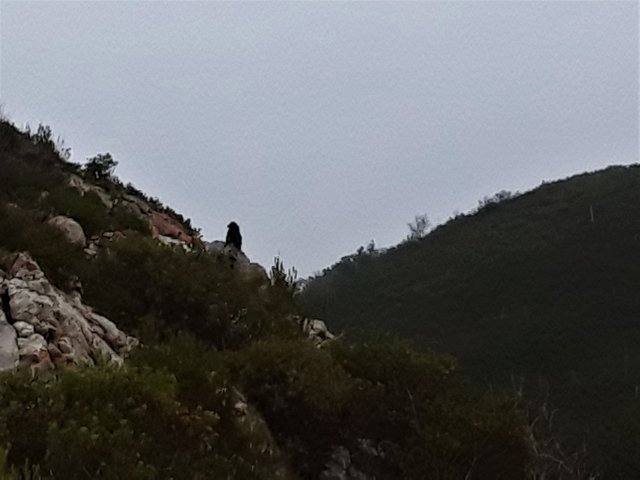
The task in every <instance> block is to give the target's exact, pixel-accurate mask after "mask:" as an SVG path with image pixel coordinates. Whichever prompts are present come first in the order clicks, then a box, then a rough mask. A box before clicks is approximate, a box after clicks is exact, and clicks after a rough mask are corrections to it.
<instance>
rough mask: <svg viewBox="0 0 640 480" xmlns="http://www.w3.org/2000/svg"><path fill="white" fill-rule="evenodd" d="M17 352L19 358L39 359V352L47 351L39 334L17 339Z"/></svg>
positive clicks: (44, 341) (45, 344)
mask: <svg viewBox="0 0 640 480" xmlns="http://www.w3.org/2000/svg"><path fill="white" fill-rule="evenodd" d="M18 350H19V351H20V358H22V357H31V356H34V357H36V358H37V357H39V355H40V352H42V351H44V350H47V341H46V340H45V339H44V337H43V336H42V335H40V334H39V333H34V334H32V335H29V337H27V338H18Z"/></svg>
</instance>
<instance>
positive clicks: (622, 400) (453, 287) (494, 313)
mask: <svg viewBox="0 0 640 480" xmlns="http://www.w3.org/2000/svg"><path fill="white" fill-rule="evenodd" d="M485 203H486V204H485V205H484V206H482V207H481V208H479V209H478V210H477V211H476V212H474V213H472V214H469V215H460V216H457V217H456V218H453V219H451V220H450V221H449V222H447V223H446V224H445V225H443V226H440V227H438V228H437V229H435V230H434V231H432V232H430V233H429V234H428V235H426V236H425V237H424V238H421V239H417V240H413V241H407V242H404V243H402V244H400V245H398V246H397V247H395V248H392V249H390V250H388V251H385V252H371V253H370V254H366V253H364V252H362V253H361V254H360V255H352V256H348V257H345V258H344V259H343V260H342V261H341V262H339V263H337V264H336V265H334V266H333V267H332V268H330V269H327V270H325V272H323V274H322V275H320V276H318V277H316V278H314V279H312V280H311V281H309V282H308V283H307V285H306V288H305V289H304V292H303V294H302V296H301V300H302V303H303V304H304V306H305V308H306V311H307V312H308V313H310V314H312V315H317V316H321V317H322V318H324V319H325V320H326V321H327V323H328V324H329V326H330V328H332V329H334V330H338V331H340V330H344V331H346V332H347V333H348V334H350V335H351V336H352V337H357V336H358V335H362V334H363V333H365V332H370V331H371V330H377V331H383V332H393V333H395V334H399V335H401V336H404V337H407V338H411V339H412V340H413V341H414V343H415V344H416V345H421V346H425V347H431V348H433V349H435V350H438V351H446V352H451V353H453V354H454V355H456V356H458V357H459V358H460V359H461V361H462V363H463V365H465V368H466V370H467V371H468V372H469V373H471V374H472V375H473V377H474V378H475V379H477V380H479V381H480V382H483V383H485V384H487V383H489V384H493V385H501V386H503V387H508V388H513V387H514V386H515V387H516V388H518V387H519V386H520V385H523V387H524V388H525V392H526V393H527V395H528V396H529V398H531V399H535V400H536V401H543V400H544V399H545V398H546V397H547V395H548V398H549V400H550V401H551V404H552V406H553V407H555V408H558V409H559V414H558V416H557V418H558V421H559V423H558V425H560V426H561V427H562V429H563V430H565V433H569V432H570V433H571V436H572V438H573V439H574V442H575V444H576V446H577V445H579V444H580V443H581V442H582V441H586V442H587V445H588V449H589V453H590V455H589V456H590V457H591V460H592V461H593V462H594V463H595V464H597V465H598V466H599V467H601V468H605V469H606V472H607V473H606V477H605V478H635V477H636V476H637V475H636V473H638V472H640V461H639V460H638V459H640V443H639V441H638V438H640V404H639V403H638V401H639V398H640V397H638V385H640V348H638V345H639V344H640V295H639V294H638V292H639V291H640V167H639V166H637V165H634V166H629V167H610V168H607V169H606V170H603V171H599V172H594V173H587V174H583V175H578V176H575V177H571V178H569V179H566V180H562V181H558V182H553V183H546V184H543V185H541V186H540V187H538V188H536V189H535V190H533V191H530V192H528V193H525V194H523V195H517V196H515V197H513V198H510V197H509V196H508V195H502V197H496V198H494V199H490V200H489V201H488V202H485Z"/></svg>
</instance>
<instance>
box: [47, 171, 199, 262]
mask: <svg viewBox="0 0 640 480" xmlns="http://www.w3.org/2000/svg"><path fill="white" fill-rule="evenodd" d="M69 186H71V187H73V188H75V189H77V190H78V191H79V192H80V193H81V194H83V195H84V194H86V193H88V192H91V193H94V194H96V195H97V196H98V197H99V198H100V200H101V201H102V203H103V204H104V205H105V207H106V208H107V209H108V210H111V209H112V208H115V207H118V208H122V209H124V210H126V211H127V212H129V213H131V214H132V215H133V216H135V217H136V218H138V219H139V220H140V221H142V222H144V223H146V224H148V225H149V228H150V230H151V236H152V237H153V238H156V239H157V240H158V241H160V242H161V243H163V244H165V245H179V246H181V247H182V248H184V249H185V250H187V251H190V250H191V249H192V248H194V246H195V245H196V243H198V242H199V239H197V238H195V237H194V236H193V233H192V232H190V231H189V230H188V229H187V228H186V227H185V226H184V225H183V224H182V223H181V222H179V221H178V220H177V219H175V218H173V217H172V216H171V215H169V214H168V213H165V212H159V211H157V210H155V209H154V208H153V207H152V206H151V205H149V203H147V202H146V201H145V200H143V199H142V198H139V197H137V196H135V195H130V194H127V193H123V194H119V195H118V196H117V198H116V197H112V196H111V195H110V194H109V193H108V192H107V191H106V190H105V189H104V188H102V187H99V186H97V185H92V184H90V183H87V182H85V181H84V180H83V179H82V178H81V177H79V176H78V175H71V176H70V177H69ZM63 218H67V217H63ZM68 220H72V219H68ZM58 222H60V220H58ZM72 222H75V221H74V220H72ZM75 223H77V222H75ZM78 226H79V225H78ZM80 228H82V227H80ZM61 229H62V228H61ZM65 230H69V228H68V227H65ZM71 230H75V231H77V228H76V227H75V226H74V227H72V229H71ZM63 231H64V230H63ZM65 233H66V232H65ZM83 234H84V233H83ZM75 239H77V240H75ZM75 239H74V240H75V241H73V243H79V234H78V235H76V237H75ZM70 240H71V239H70ZM84 243H86V239H85V242H84ZM87 248H89V249H91V245H88V246H87ZM88 254H89V255H90V253H88Z"/></svg>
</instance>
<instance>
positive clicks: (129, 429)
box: [0, 367, 275, 479]
mask: <svg viewBox="0 0 640 480" xmlns="http://www.w3.org/2000/svg"><path fill="white" fill-rule="evenodd" d="M177 383H178V382H177V381H176V378H175V376H174V375H170V374H168V373H166V372H160V371H154V370H151V369H133V368H118V369H113V368H107V367H103V368H99V369H97V368H75V369H67V370H65V371H62V372H60V373H59V374H58V376H57V378H56V379H55V380H52V381H49V382H45V381H41V380H38V379H33V378H30V377H29V376H27V375H24V374H9V375H6V374H5V376H4V377H3V378H2V382H0V443H2V444H6V445H9V448H10V449H9V455H8V459H9V462H10V464H12V465H16V466H22V465H25V464H31V465H34V464H37V465H39V468H40V471H41V472H43V474H45V473H46V476H47V477H48V478H60V479H73V478H87V477H90V478H113V479H116V478H127V479H129V478H131V479H134V478H140V479H143V478H148V479H156V478H189V479H192V478H202V479H205V478H247V479H249V478H256V479H260V478H269V475H270V474H269V472H270V471H271V469H272V468H274V465H275V463H274V460H273V458H272V455H270V454H269V453H268V452H261V451H258V450H255V449H254V451H251V452H250V454H251V455H250V456H248V457H244V456H243V455H242V452H241V451H238V450H236V449H234V448H229V446H230V445H234V444H235V443H237V442H236V441H234V440H236V439H235V438H234V437H239V438H242V439H243V440H244V441H243V442H242V443H243V444H244V445H246V446H248V445H250V442H249V441H247V438H246V436H247V432H242V431H241V430H240V429H239V427H238V426H237V425H236V426H235V427H234V425H233V424H229V423H227V425H225V430H224V432H221V431H220V418H221V412H219V411H215V410H211V409H207V408H203V407H201V406H199V405H196V406H188V405H186V404H184V403H182V402H181V401H180V397H179V394H178V392H177ZM210 394H211V395H213V396H214V397H218V398H215V403H217V404H219V405H222V404H224V403H225V400H226V401H227V402H229V401H230V397H229V390H227V389H216V390H215V391H212V392H210ZM210 403H211V402H210ZM245 450H249V449H248V448H246V449H245Z"/></svg>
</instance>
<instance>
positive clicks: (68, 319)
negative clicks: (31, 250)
mask: <svg viewBox="0 0 640 480" xmlns="http://www.w3.org/2000/svg"><path fill="white" fill-rule="evenodd" d="M4 283H5V284H6V285H7V292H8V294H9V307H10V309H11V314H12V317H13V320H14V321H15V325H14V326H9V327H10V328H11V331H12V332H13V335H14V336H15V335H16V331H17V332H19V338H17V348H18V353H19V357H20V361H21V363H23V364H27V365H37V366H38V367H43V368H52V367H53V366H54V364H61V363H68V362H69V361H71V362H82V361H88V362H92V361H93V359H94V358H98V357H104V358H106V359H108V360H109V361H111V362H112V363H116V364H121V363H122V361H123V360H122V355H124V354H126V353H127V352H129V351H130V350H131V349H132V348H133V347H134V346H135V345H136V344H137V340H136V339H134V338H133V337H129V336H128V335H126V334H125V333H123V332H122V331H120V330H119V329H118V328H117V327H116V326H115V324H114V323H113V322H111V321H110V320H109V319H107V318H105V317H103V316H101V315H98V314H96V313H95V312H93V310H92V309H91V308H90V307H88V306H86V305H84V304H83V303H82V300H81V298H80V295H79V293H77V292H75V293H74V294H65V293H63V292H62V291H60V290H58V289H57V288H55V287H54V286H53V285H51V284H50V283H49V282H48V280H47V279H46V277H44V274H43V273H42V271H41V270H40V267H39V266H38V264H37V263H36V262H34V261H33V260H32V259H31V258H30V257H29V256H28V255H26V254H19V255H18V256H17V258H16V260H15V261H14V264H13V266H12V268H11V269H10V271H9V279H8V280H5V282H4ZM46 339H50V343H49V341H47V340H46ZM14 343H16V342H14Z"/></svg>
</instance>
